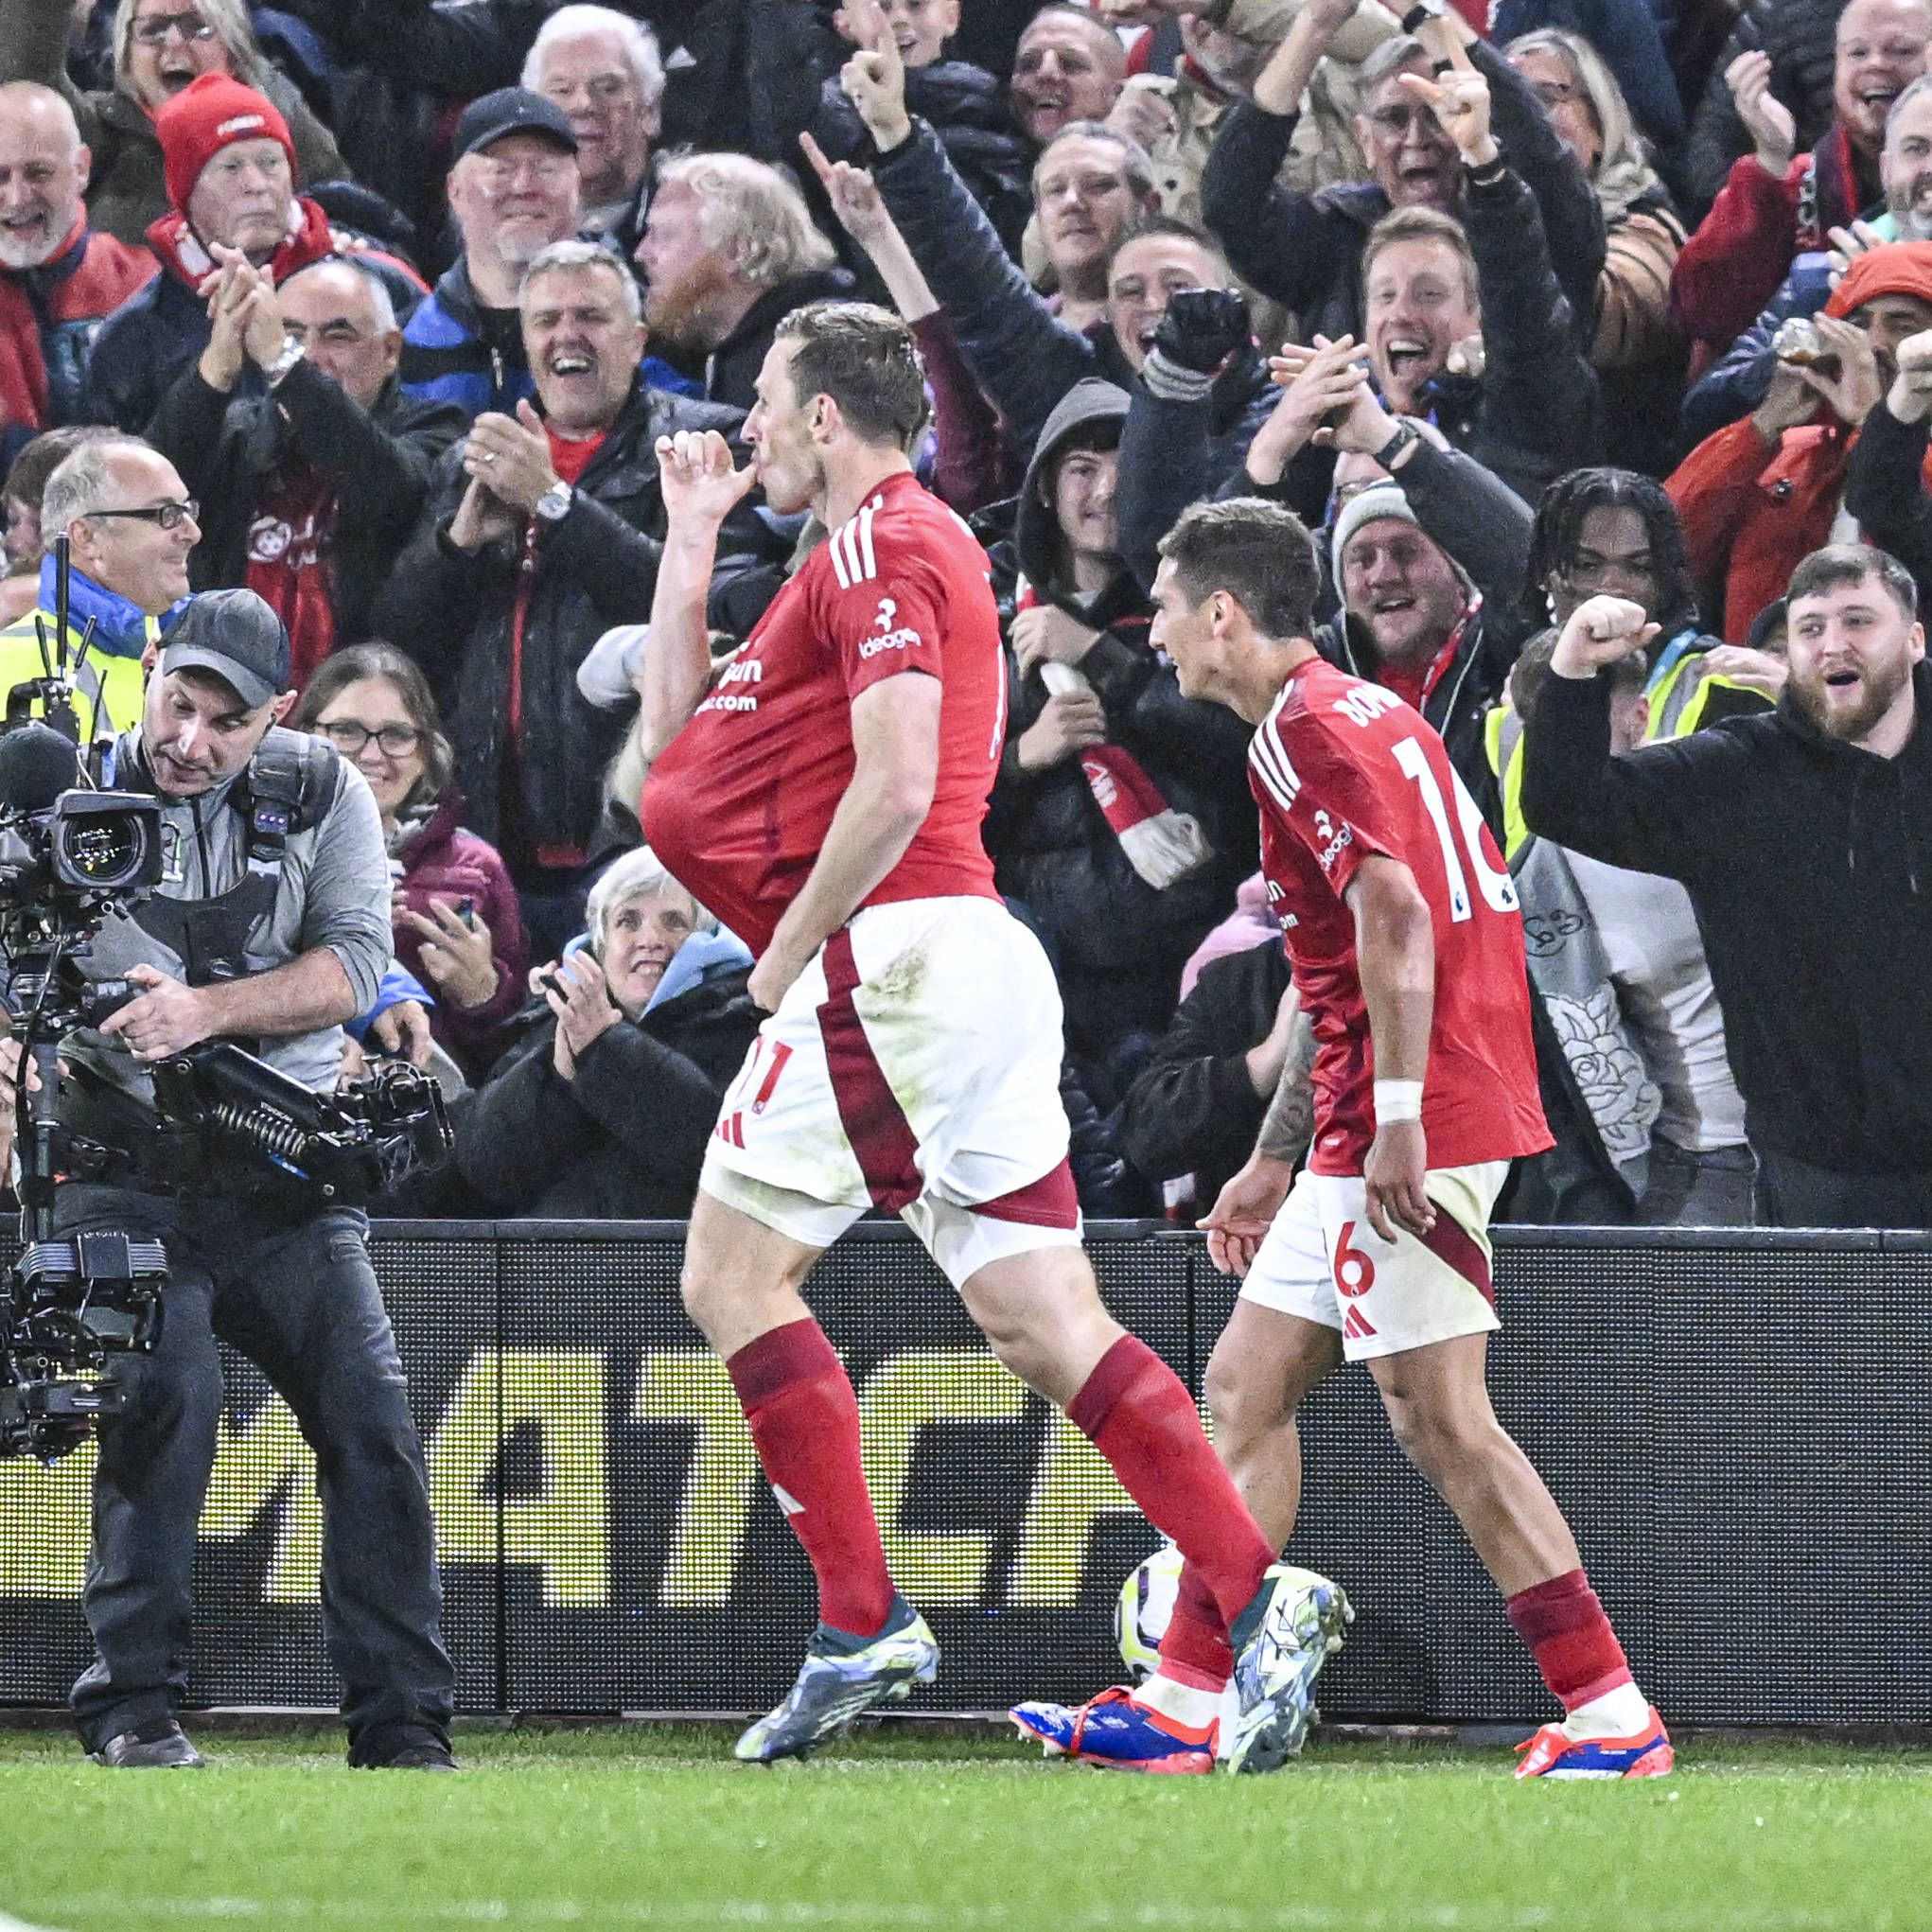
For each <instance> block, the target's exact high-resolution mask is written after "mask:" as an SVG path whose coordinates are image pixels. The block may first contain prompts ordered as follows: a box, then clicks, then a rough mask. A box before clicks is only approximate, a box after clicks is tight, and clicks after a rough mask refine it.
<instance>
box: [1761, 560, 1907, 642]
mask: <svg viewBox="0 0 1932 1932" xmlns="http://www.w3.org/2000/svg"><path fill="white" fill-rule="evenodd" d="M1874 577H1876V578H1877V579H1878V581H1879V582H1880V583H1881V584H1882V585H1884V587H1885V589H1886V592H1887V594H1888V596H1889V597H1890V598H1891V601H1892V602H1893V603H1894V604H1896V605H1897V606H1898V607H1899V608H1900V609H1901V610H1902V611H1903V612H1904V613H1905V617H1906V623H1907V624H1910V623H1912V622H1913V621H1914V620H1915V619H1916V618H1917V617H1918V615H1919V587H1918V586H1917V585H1916V584H1915V583H1914V582H1913V581H1912V573H1911V571H1908V570H1906V567H1905V565H1904V564H1902V563H1900V562H1899V560H1898V558H1897V557H1895V556H1893V555H1892V553H1891V552H1890V551H1888V550H1879V549H1877V548H1875V547H1874V546H1873V545H1871V544H1869V543H1828V544H1826V545H1825V547H1824V548H1823V549H1822V550H1815V551H1813V552H1812V553H1811V554H1810V555H1809V556H1808V557H1805V558H1804V559H1803V560H1802V561H1801V562H1800V564H1799V566H1798V568H1797V569H1796V570H1795V571H1792V573H1791V582H1790V584H1789V586H1788V587H1787V588H1786V589H1785V592H1784V603H1785V606H1786V608H1787V609H1788V608H1789V606H1792V605H1794V604H1796V603H1797V602H1798V600H1799V599H1800V597H1816V596H1818V594H1819V593H1820V592H1822V591H1825V590H1842V589H1848V588H1851V587H1852V586H1853V585H1854V584H1869V583H1870V582H1871V580H1872V578H1874Z"/></svg>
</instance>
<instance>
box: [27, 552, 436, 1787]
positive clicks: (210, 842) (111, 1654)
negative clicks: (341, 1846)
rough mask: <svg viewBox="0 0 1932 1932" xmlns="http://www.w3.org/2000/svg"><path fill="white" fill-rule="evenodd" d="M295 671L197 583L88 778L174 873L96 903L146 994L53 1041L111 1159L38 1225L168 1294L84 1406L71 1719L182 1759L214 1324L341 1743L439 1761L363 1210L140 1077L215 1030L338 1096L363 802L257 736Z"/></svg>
mask: <svg viewBox="0 0 1932 1932" xmlns="http://www.w3.org/2000/svg"><path fill="white" fill-rule="evenodd" d="M289 682H290V678H289V638H288V633H287V632H286V631H285V630H284V629H283V627H282V624H281V623H280V621H279V620H278V619H277V618H276V617H275V615H274V613H273V612H272V610H271V609H270V608H269V606H267V605H266V604H265V603H263V602H262V600H261V599H260V598H258V597H257V596H255V593H254V592H253V591H249V590H216V591H210V592H208V593H207V594H205V595H203V596H201V597H197V598H195V599H193V600H192V601H191V602H190V603H189V604H188V606H187V607H186V609H185V610H184V613H183V615H182V616H181V618H180V619H179V620H178V621H177V623H176V624H175V625H174V627H173V628H172V629H171V630H170V631H169V632H168V635H167V642H166V644H165V645H164V647H163V649H162V652H161V656H160V660H159V662H158V664H157V666H156V668H155V672H154V674H153V676H151V678H150V679H149V684H148V690H147V696H146V700H145V706H144V710H143V713H142V719H141V723H140V726H139V728H138V729H134V730H130V731H124V732H123V733H122V734H121V736H120V737H119V738H117V739H116V740H115V741H114V744H113V746H112V747H111V748H110V751H109V756H108V764H107V769H106V771H105V772H104V774H103V777H104V782H107V783H109V784H111V785H114V786H117V787H119V788H121V789H124V790H130V791H151V792H153V793H155V794H156V795H158V797H159V798H160V800H161V803H162V807H163V814H162V824H163V854H164V873H163V880H162V884H161V887H160V888H159V891H158V893H157V894H156V896H154V897H152V898H150V899H149V900H147V901H146V902H145V903H143V904H141V905H138V906H136V907H135V908H134V909H133V911H132V913H129V914H126V915H115V916H113V917H111V918H109V919H108V921H107V922H105V924H104V925H103V926H102V928H101V931H100V934H99V937H98V938H97V940H95V942H94V947H93V954H92V957H91V959H90V960H89V961H88V963H87V966H86V971H87V973H88V975H89V976H90V977H92V978H96V979H113V978H125V979H128V980H131V981H132V982H133V983H134V984H135V985H137V986H138V987H139V988H140V989H141V990H140V992H139V993H138V994H137V995H136V996H135V997H134V998H132V1000H130V1001H129V1003H128V1004H127V1005H125V1006H123V1007H121V1008H120V1009H119V1010H117V1011H116V1012H114V1014H113V1015H112V1017H110V1018H109V1019H108V1020H107V1021H106V1022H105V1023H104V1024H103V1026H102V1027H100V1029H99V1031H98V1032H92V1031H80V1032H76V1033H74V1034H72V1035H70V1036H69V1037H68V1039H67V1040H66V1041H65V1042H63V1043H62V1045H61V1058H62V1063H63V1069H65V1070H64V1071H63V1076H62V1080H61V1096H62V1098H61V1125H62V1127H63V1128H65V1129H67V1130H68V1131H69V1132H70V1133H73V1134H75V1135H78V1136H84V1137H85V1139H86V1140H87V1141H90V1142H97V1143H101V1144H104V1145H105V1146H106V1147H108V1148H109V1149H111V1150H114V1151H113V1152H112V1153H110V1154H109V1155H108V1156H107V1157H105V1159H101V1158H98V1157H95V1158H90V1157H89V1156H88V1155H87V1153H86V1150H84V1149H82V1148H76V1149H75V1150H72V1153H71V1155H70V1158H69V1160H68V1162H67V1171H68V1172H70V1173H73V1172H75V1171H76V1169H77V1168H79V1169H81V1170H82V1171H84V1172H85V1174H86V1176H87V1177H86V1178H84V1179H79V1180H75V1181H71V1182H70V1183H68V1184H67V1185H65V1186H62V1187H61V1190H60V1192H59V1194H58V1195H57V1196H56V1202H55V1206H56V1216H57V1221H58V1225H59V1228H60V1230H61V1233H62V1234H72V1233H74V1232H77V1231H79V1230H87V1229H106V1228H112V1229H119V1230H124V1231H127V1232H130V1233H132V1234H134V1235H136V1236H137V1237H145V1238H159V1239H161V1240H162V1241H164V1242H165V1244H166V1246H167V1259H168V1267H169V1285H168V1288H167V1294H166V1302H165V1308H166V1314H165V1320H164V1322H163V1326H162V1336H161V1342H160V1345H159V1347H158V1348H157V1349H156V1351H155V1352H154V1353H153V1354H152V1355H149V1356H134V1357H131V1358H129V1359H128V1360H127V1362H126V1364H125V1365H124V1366H122V1367H120V1368H118V1369H117V1371H116V1375H117V1379H119V1380H120V1381H121V1382H122V1383H123V1385H124V1387H125V1388H126V1390H127V1393H128V1407H127V1410H126V1412H125V1413H124V1414H119V1415H116V1416H113V1417H109V1418H104V1419H103V1421H102V1424H101V1427H100V1431H99V1435H100V1460H99V1466H98V1469H97V1474H96V1477H95V1490H94V1545H93V1551H92V1554H91V1557H90V1560H89V1563H88V1569H87V1583H86V1588H85V1590H84V1592H83V1596H82V1604H83V1607H84V1608H85V1611H86V1614H87V1621H88V1625H89V1627H90V1629H91V1630H92V1632H93V1635H94V1642H95V1651H96V1654H95V1660H94V1661H93V1663H92V1664H90V1665H89V1667H88V1668H87V1669H86V1670H85V1671H84V1672H83V1673H82V1674H81V1677H80V1679H79V1682H78V1683H77V1684H76V1685H75V1687H74V1695H73V1707H74V1713H75V1717H76V1720H77V1722H78V1725H79V1730H80V1734H81V1737H82V1739H83V1740H84V1742H85V1744H86V1746H87V1748H88V1749H89V1750H90V1751H91V1752H92V1753H93V1755H94V1757H95V1759H96V1761H97V1763H100V1764H103V1765H114V1766H157V1765H199V1764H200V1763H201V1762H202V1759H201V1757H200V1755H199V1753H198V1752H197V1751H196V1750H195V1748H194V1747H193V1746H192V1745H191V1744H190V1743H189V1742H188V1740H187V1738H186V1737H185V1736H184V1735H183V1732H182V1730H181V1726H180V1724H179V1722H178V1721H177V1719H176V1714H175V1713H176V1710H177V1707H178V1705H179V1702H180V1700H181V1698H182V1696H183V1695H184V1693H185V1691H186V1688H187V1677H188V1656H189V1625H190V1618H191V1608H192V1604H191V1585H192V1577H193V1569H194V1554H195V1536H196V1524H197V1519H198V1518H199V1516H200V1513H201V1506H202V1496H203V1493H204V1491H205V1489H206V1486H207V1481H208V1473H209V1469H210V1467H211V1465H212V1463H213V1459H214V1454H215V1448H216V1439H217V1428H218V1423H219V1419H220V1407H221V1377H220V1365H219V1361H218V1358H217V1355H216V1349H215V1338H216V1337H217V1336H218V1335H219V1336H220V1337H221V1338H222V1339H223V1340H225V1341H227V1342H228V1343H229V1344H231V1345H233V1346H234V1347H236V1348H237V1349H239V1350H240V1351H241V1352H242V1353H243V1354H244V1355H246V1356H247V1357H248V1358H249V1359H250V1360H251V1361H254V1362H255V1363H256V1364H257V1365H258V1366H259V1367H260V1368H261V1370H262V1371H263V1373H264V1374H265V1375H266V1376H267V1377H268V1379H269V1380H270V1382H271V1383H272V1385H273V1387H274V1388H275V1389H276V1390H278V1391H279V1392H280V1393H281V1394H282V1395H283V1396H285V1397H286V1398H287V1400H288V1402H289V1405H290V1408H291V1409H292V1410H293V1411H294V1414H295V1416H296V1419H297V1421H298V1422H299V1423H300V1425H301V1428H302V1432H303V1434H304V1436H305V1437H306V1439H307V1442H308V1443H309V1445H310V1447H311V1448H312V1449H314V1451H315V1457H316V1465H317V1489H318V1493H319V1495H320V1498H321V1502H322V1510H323V1558H322V1606H323V1619H324V1627H325V1631H326V1633H327V1640H328V1649H329V1655H330V1657H331V1658H332V1659H333V1660H334V1661H335V1664H336V1666H337V1668H338V1669H339V1670H340V1671H341V1673H342V1679H343V1695H342V1714H343V1717H344V1718H345V1720H346V1721H347V1724H348V1730H349V1762H350V1763H351V1764H352V1765H371V1766H384V1765H386V1766H395V1767H406V1768H415V1769H425V1770H450V1769H453V1768H454V1760H453V1759H452V1757H451V1756H450V1751H449V1739H448V1724H449V1716H450V1711H451V1704H452V1695H451V1693H452V1686H453V1682H454V1676H455V1673H454V1669H453V1666H452V1665H451V1663H450V1660H449V1657H448V1653H447V1652H446V1651H445V1649H444V1648H443V1644H442V1641H441V1638H440V1636H439V1634H438V1623H439V1617H440V1611H441V1606H442V1590H441V1586H440V1584H439V1582H438V1579H437V1574H436V1568H435V1550H434V1526H433V1523H432V1521H431V1519H430V1504H429V1494H428V1486H427V1483H426V1480H425V1476H424V1470H423V1457H422V1449H421V1445H420V1444H419V1442H418V1440H417V1436H416V1431H415V1425H414V1423H413V1420H412V1419H411V1416H410V1412H409V1407H408V1402H407V1399H406V1396H405V1391H404V1385H403V1376H402V1369H401V1365H400V1363H399V1361H398V1360H397V1356H396V1349H395V1339H394V1337H393V1335H392V1333H391V1331H390V1326H389V1319H388V1316H387V1315H386V1313H385V1312H384V1310H383V1306H382V1299H381V1295H380V1292H379V1291H378V1287H377V1283H376V1276H375V1273H374V1272H373V1271H372V1269H371V1268H370V1265H369V1257H368V1254H367V1252H366V1249H365V1246H364V1236H365V1232H366V1228H367V1221H366V1219H365V1217H364V1216H363V1215H362V1213H361V1212H360V1210H359V1209H354V1208H349V1207H342V1206H323V1205H320V1204H319V1203H314V1202H312V1201H310V1200H307V1199H299V1198H298V1199H291V1198H290V1194H289V1193H287V1192H284V1193H280V1194H272V1193H269V1192H267V1191H265V1185H264V1184H265V1181H266V1178H267V1176H268V1170H267V1169H265V1168H264V1169H262V1170H260V1173H259V1174H258V1173H257V1172H256V1171H255V1170H252V1169H250V1168H247V1167H246V1166H245V1165H242V1164H241V1162H240V1157H238V1156H236V1157H231V1158H230V1160H229V1161H228V1162H227V1163H226V1164H224V1165H218V1166H206V1167H204V1164H203V1163H202V1161H201V1160H200V1159H198V1158H197V1155H198V1152H199V1150H198V1149H197V1148H195V1147H192V1146H187V1145H184V1143H183V1142H182V1141H181V1140H180V1139H179V1138H178V1137H171V1136H170V1133H169V1131H167V1130H165V1129H164V1128H162V1127H161V1126H160V1125H158V1123H157V1120H156V1116H155V1113H154V1105H153V1089H152V1085H151V1080H150V1076H149V1071H148V1069H149V1067H151V1066H152V1065H153V1064H154V1063H156V1062H159V1061H163V1060H167V1059H168V1058H169V1057H170V1056H172V1055H175V1054H178V1053H181V1052H183V1051H184V1050H185V1049H186V1048H188V1047H191V1046H194V1045H197V1044H199V1043H201V1042H202V1041H206V1040H214V1039H218V1038H219V1039H232V1040H237V1041H239V1042H240V1043H241V1044H242V1045H244V1046H246V1047H247V1048H248V1049H249V1050H250V1051H256V1052H259V1053H260V1055H261V1056H262V1058H264V1059H265V1060H267V1061H269V1062H270V1063H272V1064H273V1065H274V1066H275V1067H276V1068H278V1069H279V1070H280V1071H281V1072H282V1073H284V1074H286V1075H288V1076H290V1078H292V1079H294V1080H299V1081H300V1082H301V1083H302V1084H303V1085H305V1086H307V1087H310V1088H312V1089H315V1090H328V1089H332V1088H333V1087H334V1085H335V1082H336V1075H337V1071H338V1068H339V1066H340V1064H341V1060H342V1022H343V1021H344V1020H346V1019H348V1018H350V1017H351V1016H353V1015H354V1014H356V1013H358V1012H360V1011H364V1010H367V1009H368V1007H369V1006H370V1005H371V1003H372V1002H373V1000H374V998H375V995H376V990H377V983H378V979H379V978H380V976H381V975H382V972H383V970H384V968H385V967H386V966H387V965H388V963H389V958H390V922H389V891H390V887H389V869H388V865H387V861H386V858H385V854H384V851H383V843H382V833H381V828H380V823H379V820H378V814H377V810H376V803H375V800H374V799H373V798H372V796H371V795H370V792H369V788H368V785H367V783H366V782H365V781H364V780H363V778H362V777H361V775H360V773H359V772H358V771H356V770H355V768H354V767H353V766H352V765H350V764H348V763H347V762H346V761H345V760H343V759H342V758H340V757H339V756H338V755H337V754H336V752H335V751H334V749H333V748H332V747H331V746H328V745H327V744H325V743H324V742H322V741H319V740H314V739H310V738H307V737H306V736H303V735H300V734H298V733H295V732H291V731H284V730H278V729H275V727H276V725H277V722H278V721H279V720H280V719H281V718H282V717H283V715H284V714H285V713H286V712H287V711H289V709H290V706H291V705H292V704H293V703H294V702H295V694H294V692H293V691H291V690H290V689H289V688H288V686H289ZM282 824H286V826H287V830H286V832H278V829H277V828H278V826H280V825H282ZM17 1067H18V1052H17V1048H13V1047H12V1043H9V1052H8V1054H7V1056H6V1066H5V1073H6V1076H7V1077H6V1079H5V1080H4V1081H0V1100H8V1101H10V1099H11V1088H12V1084H13V1079H14V1077H15V1075H16V1072H17ZM7 1133H8V1134H9V1137H10V1134H11V1115H10V1112H9V1115H8V1127H7Z"/></svg>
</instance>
